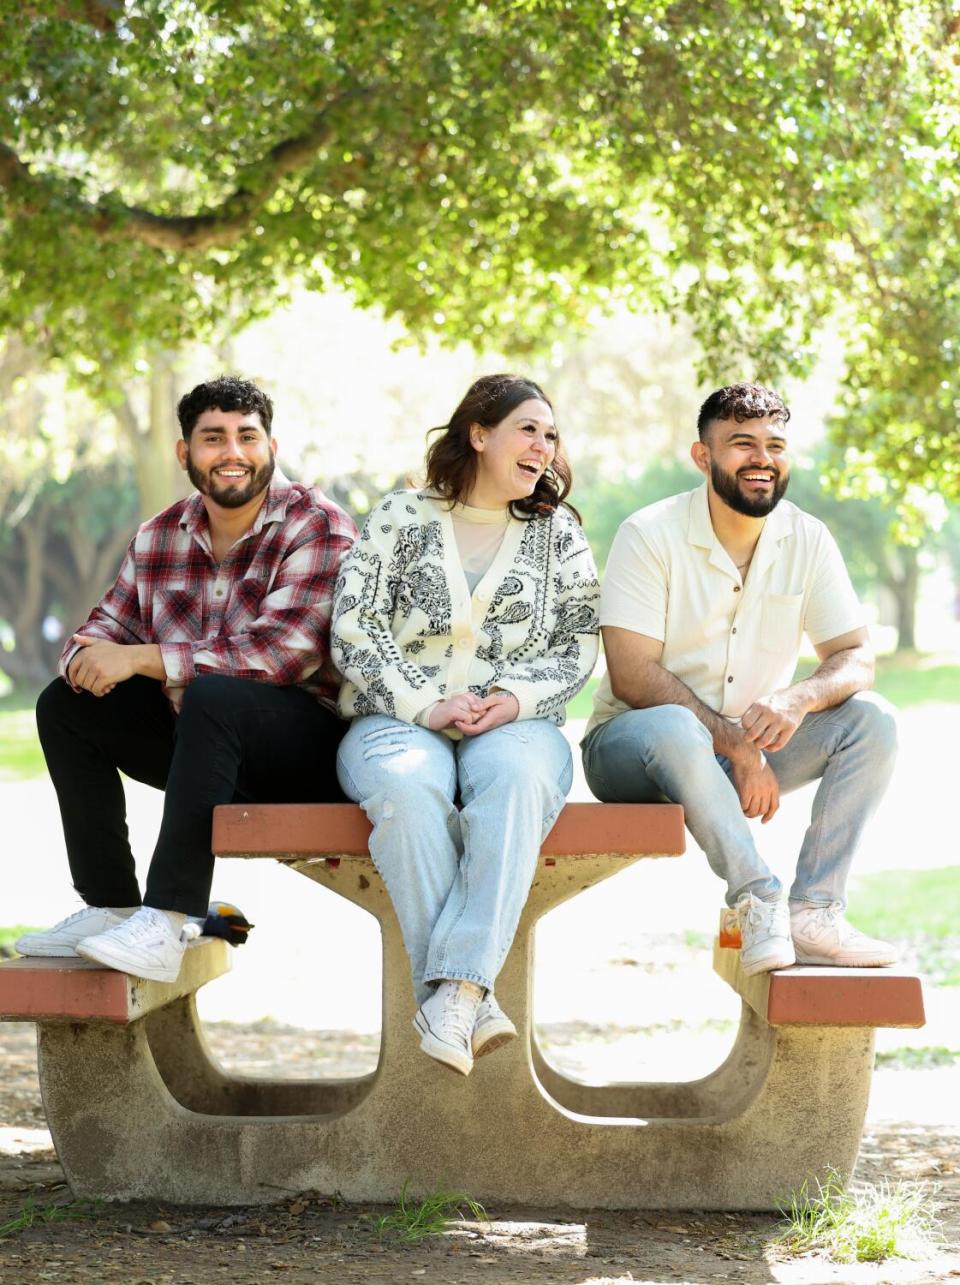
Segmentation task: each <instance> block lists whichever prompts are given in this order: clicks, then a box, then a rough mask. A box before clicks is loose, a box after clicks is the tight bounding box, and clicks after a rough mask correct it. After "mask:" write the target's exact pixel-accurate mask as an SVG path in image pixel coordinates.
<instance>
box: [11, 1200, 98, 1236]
mask: <svg viewBox="0 0 960 1285" xmlns="http://www.w3.org/2000/svg"><path fill="white" fill-rule="evenodd" d="M102 1207H103V1201H102V1200H69V1201H66V1202H64V1203H62V1204H57V1202H56V1201H52V1202H51V1203H50V1204H48V1205H38V1204H37V1202H36V1201H35V1200H34V1199H33V1197H31V1198H30V1199H29V1200H27V1201H26V1203H25V1204H24V1205H23V1208H22V1209H21V1210H20V1211H19V1213H17V1214H14V1216H13V1217H12V1218H8V1219H7V1221H6V1222H5V1223H0V1239H2V1238H3V1237H5V1236H15V1235H16V1234H17V1232H20V1231H26V1230H27V1229H28V1228H30V1227H34V1226H36V1224H37V1223H60V1222H69V1221H72V1220H74V1219H77V1218H96V1217H97V1215H98V1214H99V1213H100V1210H101V1209H102Z"/></svg>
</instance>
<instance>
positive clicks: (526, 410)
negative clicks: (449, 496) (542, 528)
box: [466, 397, 557, 509]
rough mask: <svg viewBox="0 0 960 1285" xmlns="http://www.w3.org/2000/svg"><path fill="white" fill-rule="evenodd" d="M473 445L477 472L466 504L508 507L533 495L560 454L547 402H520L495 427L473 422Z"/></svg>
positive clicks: (551, 413)
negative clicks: (486, 426) (544, 474)
mask: <svg viewBox="0 0 960 1285" xmlns="http://www.w3.org/2000/svg"><path fill="white" fill-rule="evenodd" d="M470 445H471V446H472V447H473V449H474V450H475V451H476V453H477V474H476V478H475V479H474V484H473V487H472V489H471V491H470V495H469V496H468V498H467V501H466V502H467V504H471V505H474V506H475V507H477V508H482V509H498V508H501V507H503V508H505V507H506V506H507V505H508V504H509V503H510V502H511V500H522V499H525V498H526V497H527V496H529V495H532V494H533V492H534V489H535V487H536V485H537V482H538V481H539V480H540V478H541V476H542V475H543V473H544V472H545V471H546V470H547V469H548V468H549V467H550V465H551V464H552V463H553V460H554V457H555V455H556V453H557V430H556V427H555V425H554V422H553V412H552V411H551V409H550V407H549V406H548V405H547V404H546V402H542V401H540V399H539V398H537V397H531V398H529V399H528V400H527V401H525V402H521V403H520V405H519V406H517V407H516V408H515V409H514V410H512V411H511V412H510V414H509V415H507V416H506V418H505V419H502V420H501V421H500V423H499V424H497V425H496V426H495V427H494V428H483V427H482V426H481V425H480V424H474V425H473V426H472V427H471V429H470Z"/></svg>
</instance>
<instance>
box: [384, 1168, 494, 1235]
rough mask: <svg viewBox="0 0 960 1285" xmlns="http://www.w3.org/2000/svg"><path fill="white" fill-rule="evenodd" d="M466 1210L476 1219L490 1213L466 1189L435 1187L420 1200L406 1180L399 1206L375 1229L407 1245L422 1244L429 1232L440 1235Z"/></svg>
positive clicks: (480, 1218)
mask: <svg viewBox="0 0 960 1285" xmlns="http://www.w3.org/2000/svg"><path fill="white" fill-rule="evenodd" d="M467 1213H469V1215H470V1217H472V1218H474V1219H476V1220H477V1222H481V1221H484V1220H485V1219H486V1217H487V1214H486V1210H485V1209H484V1207H483V1205H480V1204H478V1203H477V1201H475V1200H471V1199H470V1197H469V1196H465V1195H464V1194H463V1192H460V1191H433V1192H431V1193H430V1194H429V1195H427V1196H423V1197H422V1198H421V1199H419V1200H418V1199H416V1198H415V1197H413V1196H411V1195H410V1194H409V1192H408V1190H407V1184H406V1183H404V1184H403V1190H402V1191H401V1192H400V1200H399V1202H398V1204H397V1207H396V1209H394V1210H392V1211H391V1212H390V1213H389V1214H383V1215H382V1216H381V1217H380V1218H377V1219H376V1220H375V1221H374V1224H373V1230H374V1232H375V1233H376V1235H377V1236H378V1238H379V1239H380V1240H386V1239H387V1238H388V1237H389V1238H390V1239H392V1240H397V1241H400V1243H401V1244H404V1245H419V1243H420V1242H421V1241H422V1240H425V1239H426V1238H427V1237H428V1236H441V1235H442V1234H443V1233H444V1232H445V1231H447V1229H448V1228H449V1227H450V1226H451V1225H452V1224H453V1223H455V1222H458V1221H460V1219H462V1218H465V1217H466V1216H467Z"/></svg>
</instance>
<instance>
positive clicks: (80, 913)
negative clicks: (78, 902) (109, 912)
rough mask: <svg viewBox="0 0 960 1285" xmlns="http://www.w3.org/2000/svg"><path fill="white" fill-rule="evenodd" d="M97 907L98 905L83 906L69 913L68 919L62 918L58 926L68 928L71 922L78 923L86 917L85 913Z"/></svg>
mask: <svg viewBox="0 0 960 1285" xmlns="http://www.w3.org/2000/svg"><path fill="white" fill-rule="evenodd" d="M96 909H97V907H96V906H81V907H80V909H79V910H75V911H74V912H73V914H72V915H67V917H66V919H61V920H60V922H59V923H58V924H57V927H58V928H66V927H68V925H70V924H75V923H78V922H79V921H80V920H81V919H82V918H83V917H84V915H88V914H89V913H90V911H91V910H96Z"/></svg>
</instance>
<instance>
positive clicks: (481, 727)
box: [427, 692, 520, 736]
mask: <svg viewBox="0 0 960 1285" xmlns="http://www.w3.org/2000/svg"><path fill="white" fill-rule="evenodd" d="M519 713H520V702H519V701H518V700H517V698H516V696H513V695H512V694H511V693H510V692H491V693H490V695H489V696H475V695H474V694H473V692H460V693H458V694H457V695H456V696H450V697H448V699H447V700H442V701H438V702H437V703H436V705H434V707H433V709H432V710H431V711H430V716H429V718H428V719H427V723H428V725H429V727H430V730H431V731H432V732H442V731H443V730H444V728H447V727H455V728H456V729H457V731H458V732H462V733H463V734H464V736H479V735H480V733H481V732H489V731H492V730H493V728H495V727H501V726H502V725H503V724H504V723H512V722H513V721H514V719H516V718H517V717H518V715H519Z"/></svg>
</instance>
